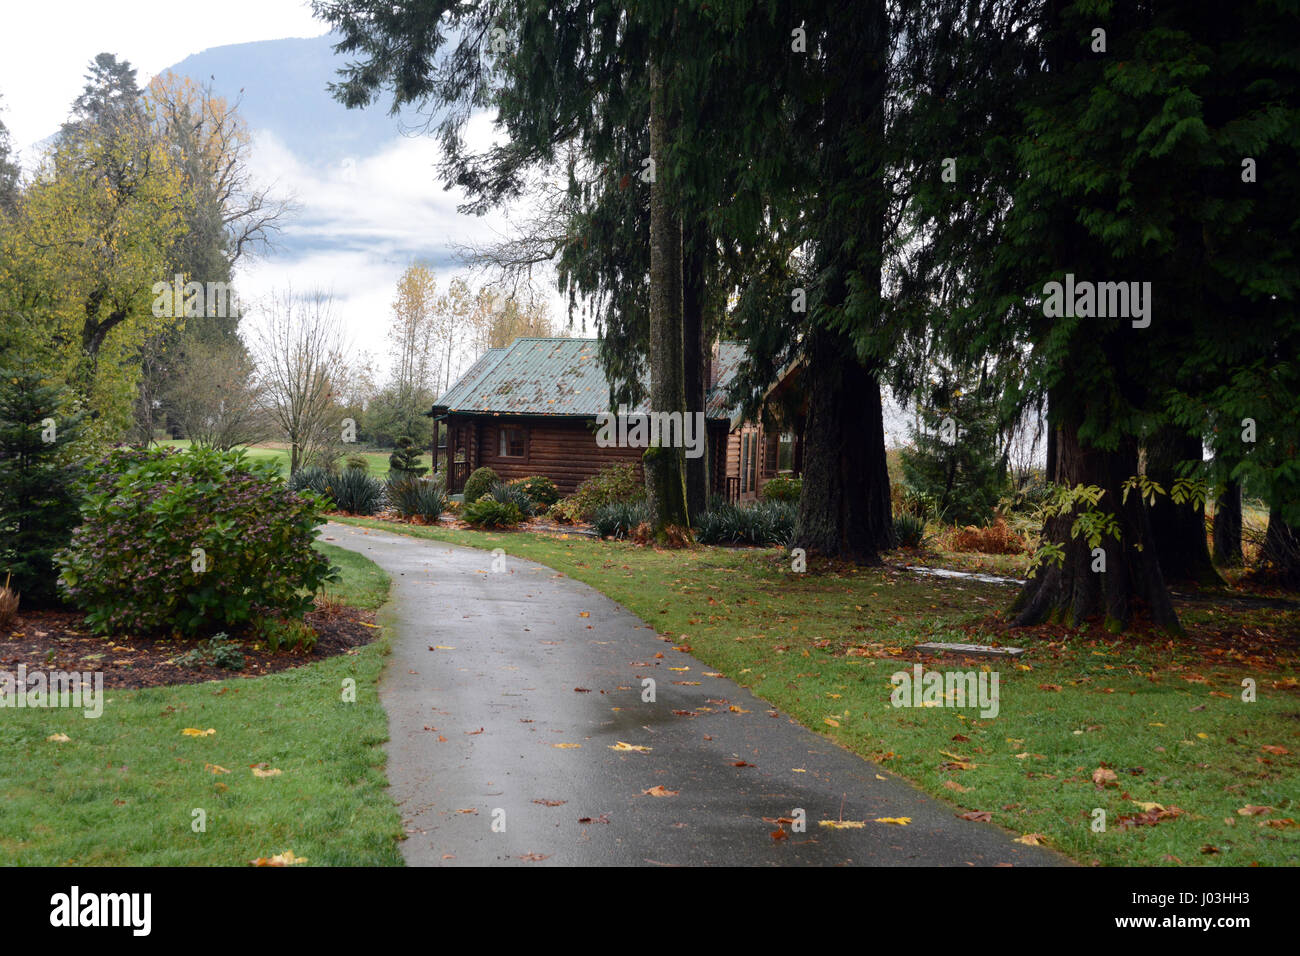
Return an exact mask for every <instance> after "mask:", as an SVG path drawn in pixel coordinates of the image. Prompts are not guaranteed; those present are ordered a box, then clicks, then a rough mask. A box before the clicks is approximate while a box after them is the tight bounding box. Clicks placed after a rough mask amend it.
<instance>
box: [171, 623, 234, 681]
mask: <svg viewBox="0 0 1300 956" xmlns="http://www.w3.org/2000/svg"><path fill="white" fill-rule="evenodd" d="M176 663H177V664H179V665H180V666H181V667H202V666H203V665H205V664H211V665H212V666H213V667H220V668H221V669H222V670H228V671H238V670H243V669H244V653H243V651H242V650H241V649H240V646H239V642H238V641H236V640H234V639H232V638H231V637H230V636H229V635H227V634H226V633H225V632H224V631H222V632H221V633H220V634H213V635H212V637H211V638H210V639H209V640H207V641H206V642H204V643H203V644H201V645H199V646H198V647H196V648H194V649H193V650H190V651H186V652H185V653H184V654H182V655H181V656H180V657H178V658H176Z"/></svg>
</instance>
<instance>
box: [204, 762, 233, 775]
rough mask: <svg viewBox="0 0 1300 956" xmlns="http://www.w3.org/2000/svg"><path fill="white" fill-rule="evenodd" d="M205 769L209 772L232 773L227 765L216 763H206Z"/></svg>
mask: <svg viewBox="0 0 1300 956" xmlns="http://www.w3.org/2000/svg"><path fill="white" fill-rule="evenodd" d="M203 769H204V770H206V771H208V773H230V771H229V770H227V769H226V768H225V767H223V766H221V765H220V764H216V763H205V764H204V765H203Z"/></svg>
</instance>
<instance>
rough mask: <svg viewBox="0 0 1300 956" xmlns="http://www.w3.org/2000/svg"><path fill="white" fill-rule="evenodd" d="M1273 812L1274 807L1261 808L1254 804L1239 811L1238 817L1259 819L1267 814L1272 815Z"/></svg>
mask: <svg viewBox="0 0 1300 956" xmlns="http://www.w3.org/2000/svg"><path fill="white" fill-rule="evenodd" d="M1273 810H1274V808H1273V807H1259V806H1256V805H1255V804H1253V803H1248V804H1246V805H1245V806H1244V807H1242V808H1241V809H1240V810H1238V811H1237V815H1238V816H1243V817H1258V816H1263V815H1264V814H1266V813H1272V812H1273Z"/></svg>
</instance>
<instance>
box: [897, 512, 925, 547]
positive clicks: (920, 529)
mask: <svg viewBox="0 0 1300 956" xmlns="http://www.w3.org/2000/svg"><path fill="white" fill-rule="evenodd" d="M894 537H896V538H897V539H898V546H899V547H900V548H923V547H925V546H926V545H927V544H928V543H929V541H930V536H929V535H928V534H926V532H925V519H924V518H919V517H917V516H916V515H914V514H909V513H907V512H906V511H904V512H903V513H902V514H900V515H898V516H897V517H895V518H894Z"/></svg>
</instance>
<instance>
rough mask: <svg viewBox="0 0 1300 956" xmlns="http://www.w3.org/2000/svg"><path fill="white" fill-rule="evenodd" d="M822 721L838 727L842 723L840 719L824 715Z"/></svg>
mask: <svg viewBox="0 0 1300 956" xmlns="http://www.w3.org/2000/svg"><path fill="white" fill-rule="evenodd" d="M822 723H823V724H829V725H830V726H832V727H838V726H839V725H840V722H839V721H838V720H835V719H834V718H833V717H823V718H822Z"/></svg>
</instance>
